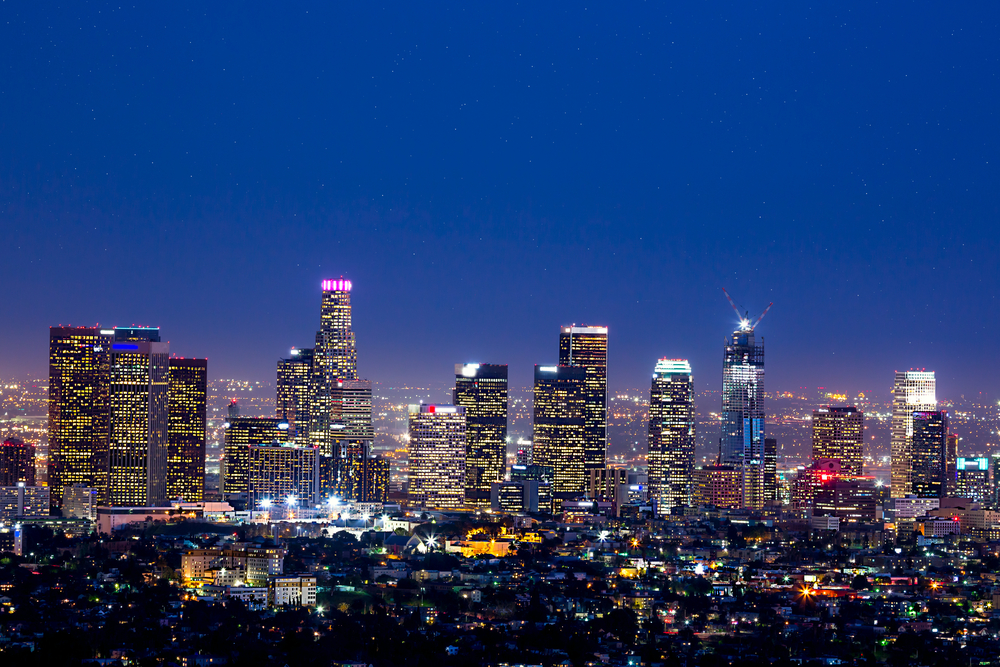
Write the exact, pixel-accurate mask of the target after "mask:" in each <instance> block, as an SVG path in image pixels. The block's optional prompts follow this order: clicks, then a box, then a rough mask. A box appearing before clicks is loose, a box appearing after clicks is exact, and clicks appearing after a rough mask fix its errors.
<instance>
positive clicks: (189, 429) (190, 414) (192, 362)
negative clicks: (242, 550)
mask: <svg viewBox="0 0 1000 667" xmlns="http://www.w3.org/2000/svg"><path fill="white" fill-rule="evenodd" d="M169 363H170V386H169V390H168V396H167V406H168V407H167V415H168V416H167V498H169V499H172V500H175V499H179V498H183V499H184V500H186V501H188V502H201V501H202V500H204V497H205V438H206V434H207V429H208V419H207V411H206V405H207V399H208V360H207V359H176V358H175V359H171V360H170V362H169Z"/></svg>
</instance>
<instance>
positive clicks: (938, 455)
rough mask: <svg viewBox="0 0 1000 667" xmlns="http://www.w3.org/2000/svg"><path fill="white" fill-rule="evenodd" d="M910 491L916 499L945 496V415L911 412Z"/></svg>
mask: <svg viewBox="0 0 1000 667" xmlns="http://www.w3.org/2000/svg"><path fill="white" fill-rule="evenodd" d="M910 488H911V489H912V492H913V495H915V496H917V497H919V498H941V497H944V496H946V495H947V492H948V413H947V412H944V411H935V412H930V411H926V412H914V413H913V437H912V441H911V446H910Z"/></svg>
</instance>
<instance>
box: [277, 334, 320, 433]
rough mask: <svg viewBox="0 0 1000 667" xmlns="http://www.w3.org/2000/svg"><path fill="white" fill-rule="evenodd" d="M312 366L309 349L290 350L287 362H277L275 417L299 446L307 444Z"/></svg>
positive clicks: (285, 360)
mask: <svg viewBox="0 0 1000 667" xmlns="http://www.w3.org/2000/svg"><path fill="white" fill-rule="evenodd" d="M312 367H313V351H312V349H311V348H305V349H296V348H292V353H291V356H289V357H288V359H279V360H278V384H277V388H278V391H277V394H278V396H277V399H278V400H277V404H276V410H275V416H276V417H277V418H278V419H284V420H286V421H287V422H288V432H289V435H290V437H292V438H293V439H294V440H295V442H297V443H299V444H306V443H308V442H309V423H310V422H309V406H310V405H311V402H312V401H311V397H312V382H311V379H312V372H313V368H312Z"/></svg>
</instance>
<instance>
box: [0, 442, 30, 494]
mask: <svg viewBox="0 0 1000 667" xmlns="http://www.w3.org/2000/svg"><path fill="white" fill-rule="evenodd" d="M18 483H21V484H24V485H25V486H34V485H35V446H34V445H30V444H28V443H26V442H25V441H24V440H21V439H20V438H7V439H6V440H4V441H3V444H0V486H17V485H18Z"/></svg>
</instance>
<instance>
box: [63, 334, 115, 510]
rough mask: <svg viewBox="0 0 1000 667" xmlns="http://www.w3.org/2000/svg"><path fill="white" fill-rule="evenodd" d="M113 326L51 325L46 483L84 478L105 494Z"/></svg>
mask: <svg viewBox="0 0 1000 667" xmlns="http://www.w3.org/2000/svg"><path fill="white" fill-rule="evenodd" d="M114 333H115V332H114V330H113V329H99V328H96V327H95V328H90V327H52V328H50V329H49V428H48V431H49V487H50V488H51V489H52V496H51V497H52V503H53V506H61V505H62V494H63V489H64V488H65V487H67V486H73V485H74V484H84V485H86V486H89V487H92V488H94V489H96V490H97V494H98V497H99V499H100V502H102V503H104V502H107V495H108V437H109V428H110V427H109V418H110V410H109V404H108V401H109V394H110V382H111V373H110V363H111V344H112V342H113V341H114Z"/></svg>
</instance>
